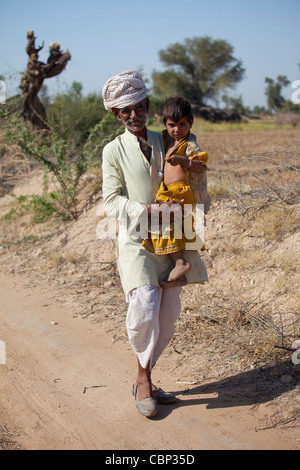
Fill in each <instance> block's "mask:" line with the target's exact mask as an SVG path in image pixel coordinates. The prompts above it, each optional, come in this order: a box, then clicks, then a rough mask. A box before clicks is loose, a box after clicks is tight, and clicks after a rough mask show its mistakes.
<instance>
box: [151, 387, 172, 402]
mask: <svg viewBox="0 0 300 470" xmlns="http://www.w3.org/2000/svg"><path fill="white" fill-rule="evenodd" d="M152 393H153V398H154V400H155V401H156V403H158V404H159V405H167V404H168V403H174V402H175V401H176V397H175V395H174V394H173V393H167V392H164V391H163V390H162V389H161V388H158V389H157V390H153V392H152Z"/></svg>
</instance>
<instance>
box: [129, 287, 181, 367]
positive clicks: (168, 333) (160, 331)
mask: <svg viewBox="0 0 300 470" xmlns="http://www.w3.org/2000/svg"><path fill="white" fill-rule="evenodd" d="M181 291H182V288H181V287H174V288H171V289H161V288H160V287H156V286H141V287H137V288H136V289H133V290H132V291H131V292H130V293H129V294H128V295H127V296H126V301H127V302H128V304H129V307H128V312H127V317H126V326H127V333H128V338H129V341H130V344H131V346H132V348H133V350H134V351H135V353H136V355H137V357H138V359H139V362H140V364H141V366H142V367H143V368H144V369H146V368H147V366H148V364H149V362H150V369H152V367H153V366H154V364H155V363H156V361H157V359H158V358H159V356H160V355H161V354H162V352H163V351H164V349H165V348H166V346H167V345H168V344H169V342H170V341H171V339H172V337H173V335H174V333H175V321H176V320H177V318H178V317H179V315H180V310H181V302H180V294H181Z"/></svg>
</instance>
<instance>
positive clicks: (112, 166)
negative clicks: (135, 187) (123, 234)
mask: <svg viewBox="0 0 300 470" xmlns="http://www.w3.org/2000/svg"><path fill="white" fill-rule="evenodd" d="M102 177H103V186H102V196H103V202H104V209H105V212H106V213H107V215H108V216H110V217H116V219H117V220H118V221H119V222H123V223H124V225H126V226H130V227H132V228H133V227H134V226H135V225H136V224H137V221H138V219H139V217H140V216H141V214H143V213H144V208H143V206H142V204H140V203H139V202H137V201H132V200H130V199H129V198H128V196H127V195H126V190H125V184H124V179H123V174H122V170H121V168H120V167H119V165H118V163H117V161H116V156H115V155H114V152H113V151H111V150H110V148H109V146H107V147H104V149H103V163H102ZM124 194H125V195H124Z"/></svg>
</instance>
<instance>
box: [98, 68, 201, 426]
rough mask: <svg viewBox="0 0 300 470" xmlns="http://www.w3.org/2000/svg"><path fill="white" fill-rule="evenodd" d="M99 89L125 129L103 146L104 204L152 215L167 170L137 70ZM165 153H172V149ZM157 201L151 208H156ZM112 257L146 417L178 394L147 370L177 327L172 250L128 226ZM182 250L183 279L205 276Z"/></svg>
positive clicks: (110, 209)
mask: <svg viewBox="0 0 300 470" xmlns="http://www.w3.org/2000/svg"><path fill="white" fill-rule="evenodd" d="M102 96H103V102H104V106H105V108H106V109H108V110H111V111H112V113H113V115H114V116H115V117H116V118H117V119H118V120H119V121H120V122H122V123H123V124H124V126H125V132H124V133H123V134H122V135H120V136H118V137H117V138H116V139H114V140H113V141H112V142H110V143H109V144H107V145H106V146H105V148H104V150H103V199H104V205H105V210H106V212H107V214H108V215H111V216H115V217H116V218H118V219H119V220H120V219H121V218H122V217H123V216H124V213H126V216H127V219H128V222H129V224H130V225H132V224H134V223H135V222H136V221H137V220H139V217H140V216H141V215H142V214H143V213H144V212H145V211H147V213H148V214H149V216H151V208H152V207H153V204H154V202H155V199H156V196H157V193H158V191H159V188H160V186H161V183H162V174H163V171H165V170H166V167H165V147H164V140H163V137H162V135H161V134H160V133H157V132H153V131H150V130H149V129H147V127H146V115H147V112H148V109H149V100H148V98H147V97H146V87H145V84H144V82H143V79H142V77H141V76H140V74H139V73H137V72H135V71H125V72H122V73H120V74H118V75H116V76H114V77H112V78H110V79H109V80H108V81H107V82H106V84H105V85H104V88H103V92H102ZM168 155H169V157H171V156H170V152H169V153H168ZM177 158H179V157H177ZM180 158H181V157H180ZM191 161H192V160H191ZM168 163H169V164H170V165H171V166H174V167H178V168H177V170H180V168H181V169H183V168H184V167H186V168H187V165H186V163H188V164H189V165H190V163H189V159H188V158H186V157H183V159H182V160H180V161H179V160H177V161H176V160H175V156H174V160H173V164H172V163H171V161H170V162H168ZM191 166H192V167H193V168H194V169H195V170H196V166H197V169H199V171H200V169H201V172H202V174H205V173H203V169H204V171H205V168H204V165H203V164H202V163H201V162H199V161H195V162H193V161H192V164H191ZM179 167H180V168H179ZM166 174H167V175H168V170H167V173H166ZM195 174H196V173H195ZM165 177H166V175H165ZM180 179H181V180H182V175H180ZM176 202H177V201H174V200H169V201H168V202H167V203H166V204H167V205H168V206H170V207H171V206H173V205H174V204H176ZM159 204H160V203H157V204H155V207H160V206H159ZM117 256H118V268H119V273H120V278H121V282H122V286H123V289H124V292H125V295H126V300H127V302H128V304H129V307H128V312H127V317H126V326H127V332H128V338H129V341H130V343H131V346H132V348H133V350H134V351H135V353H136V356H137V360H138V372H137V377H136V381H135V383H134V384H133V388H132V393H133V396H134V398H135V405H136V408H137V410H138V412H139V413H141V414H142V415H144V416H146V417H148V418H150V417H152V416H154V415H155V414H156V413H157V409H158V408H157V404H164V403H171V402H173V401H175V400H176V398H175V396H174V394H172V393H166V392H164V391H163V390H161V389H158V388H157V387H156V386H155V385H154V384H153V382H152V377H151V374H152V369H153V367H154V365H155V363H156V362H157V360H158V358H159V357H160V355H161V354H162V352H163V351H164V350H165V348H166V346H167V345H168V343H169V342H170V340H171V339H172V337H173V335H174V333H175V326H174V324H175V321H176V320H177V318H178V316H179V314H180V310H181V304H180V295H181V289H182V288H181V287H178V286H177V287H173V288H172V289H164V288H162V287H161V285H160V283H161V282H164V281H165V280H166V279H167V280H168V278H169V275H170V273H171V272H172V271H173V269H174V264H173V260H172V258H171V256H169V255H168V254H164V255H160V256H158V255H156V254H155V253H152V252H151V251H148V250H147V249H146V248H145V247H144V246H143V245H142V244H141V242H140V241H138V240H136V239H135V238H133V237H132V236H131V235H130V234H129V233H126V234H124V233H122V237H119V239H118V244H117ZM183 256H184V260H185V261H186V262H187V263H189V264H190V266H191V268H190V269H189V270H188V271H187V272H186V273H185V276H186V280H187V282H188V283H201V284H203V283H204V282H206V281H207V280H208V278H207V271H206V267H205V264H204V262H203V260H202V259H201V256H200V253H199V252H198V251H195V250H190V251H187V250H184V251H183ZM179 277H180V276H179Z"/></svg>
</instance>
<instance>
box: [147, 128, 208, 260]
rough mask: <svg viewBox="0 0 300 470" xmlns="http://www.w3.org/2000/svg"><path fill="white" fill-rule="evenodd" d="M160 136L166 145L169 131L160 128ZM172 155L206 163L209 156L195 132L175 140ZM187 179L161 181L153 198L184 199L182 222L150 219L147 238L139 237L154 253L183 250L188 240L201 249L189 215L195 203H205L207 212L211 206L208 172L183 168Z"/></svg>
mask: <svg viewBox="0 0 300 470" xmlns="http://www.w3.org/2000/svg"><path fill="white" fill-rule="evenodd" d="M163 138H164V143H165V150H167V148H168V138H169V136H168V133H167V131H163ZM171 155H180V156H182V157H186V158H189V159H190V160H198V161H201V162H202V163H203V164H204V165H206V163H207V160H208V156H207V154H206V152H202V151H201V149H200V147H199V145H198V143H197V140H196V137H195V135H194V134H191V133H189V134H188V135H187V136H186V137H185V138H184V139H181V140H180V141H179V142H178V145H177V146H176V147H175V148H174V149H173V151H172V152H171V154H170V155H169V156H171ZM183 170H184V173H185V176H186V180H187V181H180V182H176V183H172V184H170V185H169V186H166V185H165V184H164V182H162V183H161V185H160V188H159V190H158V192H157V194H156V199H157V200H158V201H160V202H168V201H171V200H172V201H174V200H178V201H179V200H182V199H183V200H184V206H186V207H185V209H187V210H185V215H184V219H183V220H181V224H179V225H178V224H177V225H176V222H175V223H174V224H170V223H169V221H167V223H166V224H164V223H162V224H158V223H156V224H155V223H154V224H153V223H151V228H150V230H149V238H148V239H145V240H143V241H142V245H143V246H144V247H145V248H146V249H147V250H148V251H150V252H151V253H155V254H157V255H166V254H170V253H175V252H178V251H181V250H185V249H186V246H187V243H190V245H189V246H193V249H197V250H199V249H204V248H203V242H202V241H201V240H200V239H199V237H198V239H197V235H196V234H195V231H194V223H193V216H192V208H195V206H196V204H203V205H204V212H205V213H207V212H208V210H209V207H210V197H209V194H208V192H207V175H206V171H205V172H204V173H201V174H198V173H195V172H192V171H189V170H188V169H187V168H183Z"/></svg>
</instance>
